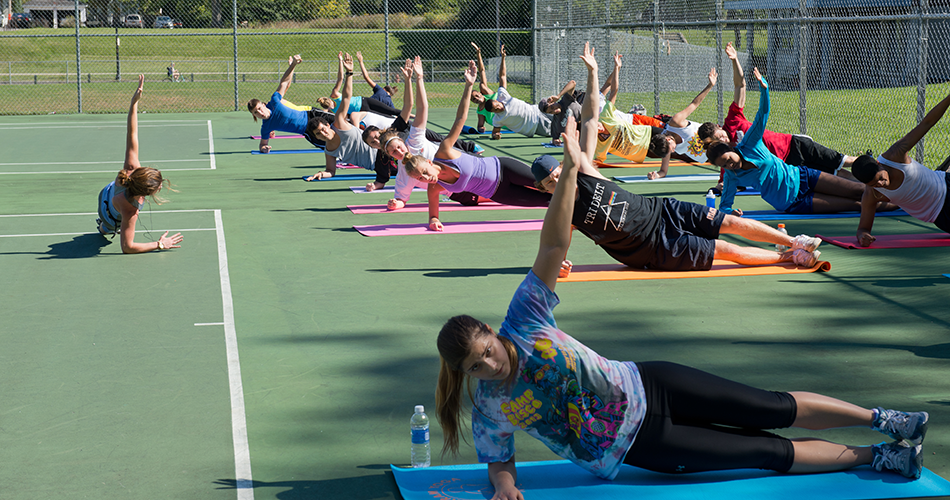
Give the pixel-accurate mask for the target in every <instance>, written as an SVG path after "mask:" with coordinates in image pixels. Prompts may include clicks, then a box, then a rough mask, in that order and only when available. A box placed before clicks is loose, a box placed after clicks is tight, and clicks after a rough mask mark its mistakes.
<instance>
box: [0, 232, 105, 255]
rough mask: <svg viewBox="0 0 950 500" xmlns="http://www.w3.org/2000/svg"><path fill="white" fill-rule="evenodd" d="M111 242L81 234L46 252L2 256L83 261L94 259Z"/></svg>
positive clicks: (54, 245)
mask: <svg viewBox="0 0 950 500" xmlns="http://www.w3.org/2000/svg"><path fill="white" fill-rule="evenodd" d="M111 244H112V241H111V240H109V239H107V238H106V237H104V236H102V235H99V234H81V235H79V236H76V237H74V238H73V239H72V241H64V242H61V243H53V244H52V245H50V246H49V251H46V252H42V253H40V252H4V254H3V255H46V257H38V258H39V259H41V260H46V259H84V258H88V257H96V256H98V255H99V254H100V253H101V252H102V249H103V247H105V246H107V245H111Z"/></svg>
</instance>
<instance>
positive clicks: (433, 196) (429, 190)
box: [426, 184, 442, 231]
mask: <svg viewBox="0 0 950 500" xmlns="http://www.w3.org/2000/svg"><path fill="white" fill-rule="evenodd" d="M441 193H442V186H440V185H438V184H429V185H428V186H427V187H426V197H427V199H428V201H429V229H431V230H433V231H441V230H442V221H440V220H439V194H441Z"/></svg>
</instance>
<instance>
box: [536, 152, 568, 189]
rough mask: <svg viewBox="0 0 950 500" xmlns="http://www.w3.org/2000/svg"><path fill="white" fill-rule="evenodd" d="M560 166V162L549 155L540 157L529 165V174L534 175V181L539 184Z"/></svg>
mask: <svg viewBox="0 0 950 500" xmlns="http://www.w3.org/2000/svg"><path fill="white" fill-rule="evenodd" d="M560 166H561V162H559V161H557V158H555V157H553V156H551V155H541V156H539V157H537V158H535V159H534V163H532V164H531V173H532V174H534V180H536V181H538V182H541V181H543V180H544V179H547V178H548V176H549V175H551V172H554V170H555V169H557V168H558V167H560Z"/></svg>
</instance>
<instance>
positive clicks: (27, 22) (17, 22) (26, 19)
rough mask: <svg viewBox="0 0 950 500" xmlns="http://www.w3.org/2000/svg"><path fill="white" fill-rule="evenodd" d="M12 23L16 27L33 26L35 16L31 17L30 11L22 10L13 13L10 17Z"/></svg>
mask: <svg viewBox="0 0 950 500" xmlns="http://www.w3.org/2000/svg"><path fill="white" fill-rule="evenodd" d="M10 24H12V25H13V27H14V28H32V27H33V18H32V17H30V13H29V12H20V13H18V14H13V17H11V18H10Z"/></svg>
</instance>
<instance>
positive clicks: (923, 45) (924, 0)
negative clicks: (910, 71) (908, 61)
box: [914, 0, 939, 163]
mask: <svg viewBox="0 0 950 500" xmlns="http://www.w3.org/2000/svg"><path fill="white" fill-rule="evenodd" d="M929 14H930V2H929V0H920V10H919V11H918V15H919V16H920V19H919V21H918V26H919V29H920V37H919V39H920V41H919V42H918V44H917V123H920V122H921V121H923V119H924V116H925V115H926V113H927V71H928V68H927V64H928V60H927V51H928V50H929V49H930V43H929V41H928V40H927V37H928V35H929V33H928V31H929V28H930V21H929V20H928V19H926V18H925V17H924V16H926V15H929ZM926 140H927V137H926V136H925V137H922V138H921V139H920V141H918V142H917V148H916V149H915V151H914V159H916V160H917V161H918V162H920V163H924V154H925V153H926V144H925V141H926ZM938 160H939V158H938Z"/></svg>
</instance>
